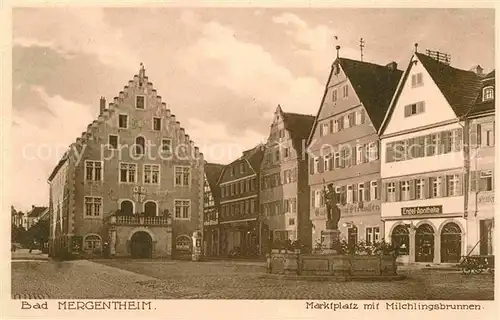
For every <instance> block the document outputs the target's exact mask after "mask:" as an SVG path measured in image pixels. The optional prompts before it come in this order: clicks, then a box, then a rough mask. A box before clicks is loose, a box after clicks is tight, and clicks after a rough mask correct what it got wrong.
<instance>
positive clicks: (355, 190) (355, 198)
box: [352, 183, 358, 203]
mask: <svg viewBox="0 0 500 320" xmlns="http://www.w3.org/2000/svg"><path fill="white" fill-rule="evenodd" d="M352 202H353V203H356V202H358V184H357V183H355V184H353V185H352Z"/></svg>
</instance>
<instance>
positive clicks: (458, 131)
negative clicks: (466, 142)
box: [453, 129, 462, 151]
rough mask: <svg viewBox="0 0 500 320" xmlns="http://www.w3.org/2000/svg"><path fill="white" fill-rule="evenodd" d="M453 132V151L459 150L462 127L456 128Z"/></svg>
mask: <svg viewBox="0 0 500 320" xmlns="http://www.w3.org/2000/svg"><path fill="white" fill-rule="evenodd" d="M453 134H454V136H455V145H454V146H453V151H460V149H461V147H462V129H456V130H455V132H454V133H453Z"/></svg>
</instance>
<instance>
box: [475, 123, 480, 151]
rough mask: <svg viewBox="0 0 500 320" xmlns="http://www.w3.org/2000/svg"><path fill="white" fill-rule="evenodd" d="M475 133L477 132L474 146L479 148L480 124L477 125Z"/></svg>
mask: <svg viewBox="0 0 500 320" xmlns="http://www.w3.org/2000/svg"><path fill="white" fill-rule="evenodd" d="M476 132H477V135H476V145H478V146H480V145H481V125H480V124H477V128H476Z"/></svg>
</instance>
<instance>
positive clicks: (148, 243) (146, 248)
mask: <svg viewBox="0 0 500 320" xmlns="http://www.w3.org/2000/svg"><path fill="white" fill-rule="evenodd" d="M152 253H153V239H151V236H150V235H149V233H147V232H145V231H138V232H136V233H134V234H133V235H132V238H130V254H131V256H132V258H146V259H147V258H151V257H152Z"/></svg>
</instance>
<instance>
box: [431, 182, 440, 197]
mask: <svg viewBox="0 0 500 320" xmlns="http://www.w3.org/2000/svg"><path fill="white" fill-rule="evenodd" d="M431 180H432V197H433V198H436V197H441V177H433V178H431Z"/></svg>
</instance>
